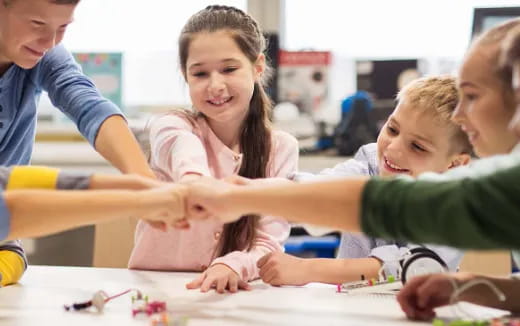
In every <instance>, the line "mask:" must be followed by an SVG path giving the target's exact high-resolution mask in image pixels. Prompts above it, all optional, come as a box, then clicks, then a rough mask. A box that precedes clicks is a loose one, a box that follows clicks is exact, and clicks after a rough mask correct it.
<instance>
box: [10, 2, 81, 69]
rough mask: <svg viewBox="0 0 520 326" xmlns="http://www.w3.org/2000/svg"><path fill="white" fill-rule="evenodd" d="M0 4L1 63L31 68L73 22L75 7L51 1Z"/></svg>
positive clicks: (59, 40) (54, 44)
mask: <svg viewBox="0 0 520 326" xmlns="http://www.w3.org/2000/svg"><path fill="white" fill-rule="evenodd" d="M1 2H2V3H0V63H2V64H6V63H9V64H10V63H13V62H14V63H15V64H16V65H18V66H20V67H22V68H26V69H29V68H32V67H34V66H35V65H36V64H37V63H38V61H39V60H40V59H41V58H42V57H43V55H44V54H45V53H46V52H47V51H48V50H50V49H52V48H53V47H54V46H56V44H58V43H60V42H61V40H62V39H63V36H64V34H65V30H66V28H67V26H68V25H69V24H70V23H71V22H72V20H73V14H74V9H75V8H76V5H74V4H70V5H68V4H65V5H63V4H55V3H52V2H50V1H49V0H13V1H11V3H10V4H9V5H7V6H5V5H4V4H3V1H1Z"/></svg>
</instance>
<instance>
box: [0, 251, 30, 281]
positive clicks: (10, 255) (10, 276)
mask: <svg viewBox="0 0 520 326" xmlns="http://www.w3.org/2000/svg"><path fill="white" fill-rule="evenodd" d="M24 270H25V263H24V261H23V259H22V257H20V255H18V254H17V253H16V252H13V251H10V250H0V274H1V275H2V281H1V282H0V284H1V285H2V286H6V285H9V284H13V283H16V282H18V280H20V278H21V277H22V275H23V272H24Z"/></svg>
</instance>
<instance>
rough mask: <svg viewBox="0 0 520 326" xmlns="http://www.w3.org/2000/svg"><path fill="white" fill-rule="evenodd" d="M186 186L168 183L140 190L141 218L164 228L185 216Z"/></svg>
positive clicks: (173, 224)
mask: <svg viewBox="0 0 520 326" xmlns="http://www.w3.org/2000/svg"><path fill="white" fill-rule="evenodd" d="M186 193H187V189H186V186H183V185H178V184H169V185H167V186H164V187H160V188H154V189H150V190H145V191H142V192H141V193H140V195H139V197H140V198H139V199H140V200H141V202H142V204H141V205H140V206H141V207H142V209H143V210H144V213H143V214H142V215H141V218H142V219H143V220H145V221H147V222H148V223H150V224H151V225H152V226H153V227H154V228H158V229H161V230H166V229H167V227H168V226H174V227H175V226H176V225H178V224H179V223H182V221H183V219H184V218H185V215H186V214H185V196H186Z"/></svg>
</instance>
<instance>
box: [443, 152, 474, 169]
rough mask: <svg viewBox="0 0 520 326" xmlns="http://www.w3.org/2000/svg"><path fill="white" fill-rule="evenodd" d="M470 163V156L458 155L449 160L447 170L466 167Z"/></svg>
mask: <svg viewBox="0 0 520 326" xmlns="http://www.w3.org/2000/svg"><path fill="white" fill-rule="evenodd" d="M469 161H471V156H470V155H469V154H466V153H460V154H457V155H455V157H454V158H453V159H452V160H451V164H450V166H449V167H448V169H451V168H455V167H457V166H461V165H466V164H468V163H469Z"/></svg>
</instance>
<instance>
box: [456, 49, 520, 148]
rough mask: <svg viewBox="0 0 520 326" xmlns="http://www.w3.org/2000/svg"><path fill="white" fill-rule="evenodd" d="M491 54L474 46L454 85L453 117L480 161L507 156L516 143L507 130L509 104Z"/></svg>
mask: <svg viewBox="0 0 520 326" xmlns="http://www.w3.org/2000/svg"><path fill="white" fill-rule="evenodd" d="M491 53H492V52H491V49H490V46H487V47H483V46H476V47H474V48H473V49H472V50H470V52H469V53H468V55H467V56H466V59H465V60H464V63H463V65H462V67H461V69H460V74H459V81H458V87H459V92H460V102H459V105H458V106H457V109H456V110H455V112H454V114H453V121H455V122H456V123H458V124H460V126H461V127H462V129H463V130H464V131H465V132H466V133H467V134H468V138H469V141H470V142H471V144H472V145H473V149H474V150H475V153H476V154H477V155H478V156H480V157H486V156H490V155H496V154H503V153H509V152H510V151H511V149H512V148H513V146H514V145H515V144H516V143H517V142H518V138H517V136H515V134H514V133H513V132H512V131H511V130H510V129H509V128H508V124H509V122H510V121H511V118H512V117H513V114H514V108H513V104H512V102H513V101H512V100H511V99H509V100H508V99H507V98H506V96H507V94H506V92H505V90H504V86H503V85H502V83H501V81H500V80H499V78H498V77H497V76H496V75H495V73H494V72H493V65H492V63H491V62H492V61H491Z"/></svg>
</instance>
